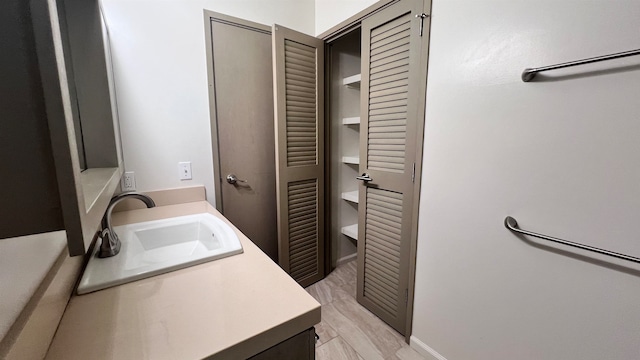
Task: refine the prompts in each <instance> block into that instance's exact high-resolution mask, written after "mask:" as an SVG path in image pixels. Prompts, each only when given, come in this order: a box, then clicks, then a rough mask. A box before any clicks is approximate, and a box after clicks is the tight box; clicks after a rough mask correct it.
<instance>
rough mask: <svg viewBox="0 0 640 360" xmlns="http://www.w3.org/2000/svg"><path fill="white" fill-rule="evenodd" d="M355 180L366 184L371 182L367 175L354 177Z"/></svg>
mask: <svg viewBox="0 0 640 360" xmlns="http://www.w3.org/2000/svg"><path fill="white" fill-rule="evenodd" d="M356 179H358V180H362V181H364V182H365V183H368V182H369V181H372V180H373V179H372V178H371V176H369V174H367V173H362V175H360V176H356Z"/></svg>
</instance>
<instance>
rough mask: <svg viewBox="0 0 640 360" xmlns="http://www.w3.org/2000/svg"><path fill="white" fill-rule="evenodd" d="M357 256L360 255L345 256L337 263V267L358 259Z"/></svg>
mask: <svg viewBox="0 0 640 360" xmlns="http://www.w3.org/2000/svg"><path fill="white" fill-rule="evenodd" d="M356 256H358V253H357V252H356V253H353V254H351V255H347V256H343V257H341V258H340V259H338V261H337V262H336V266H340V265H342V264H344V263H348V262H349V261H351V260H353V259H355V258H356Z"/></svg>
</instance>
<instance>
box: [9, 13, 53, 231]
mask: <svg viewBox="0 0 640 360" xmlns="http://www.w3.org/2000/svg"><path fill="white" fill-rule="evenodd" d="M29 3H30V2H29V1H23V0H3V1H2V2H1V3H0V34H2V36H0V169H2V171H1V172H0V173H1V174H2V181H1V183H0V184H2V186H0V238H7V237H13V236H19V235H25V234H33V233H40V232H45V231H54V230H60V229H62V228H63V223H62V214H61V212H60V211H61V210H60V200H59V198H58V186H57V182H56V176H55V168H54V163H53V156H52V155H51V142H50V141H49V128H48V125H47V115H46V112H45V107H44V98H43V92H42V84H41V82H40V72H39V68H38V59H37V57H36V50H35V40H34V35H33V29H32V25H31V14H30V9H29Z"/></svg>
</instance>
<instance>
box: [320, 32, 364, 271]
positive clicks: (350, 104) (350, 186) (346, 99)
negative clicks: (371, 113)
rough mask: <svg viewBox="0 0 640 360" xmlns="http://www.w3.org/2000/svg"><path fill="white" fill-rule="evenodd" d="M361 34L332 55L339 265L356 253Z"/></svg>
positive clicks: (334, 223)
mask: <svg viewBox="0 0 640 360" xmlns="http://www.w3.org/2000/svg"><path fill="white" fill-rule="evenodd" d="M361 40H362V39H361V38H360V31H359V30H356V31H354V32H353V33H351V34H349V35H346V36H344V37H342V38H340V39H338V40H336V41H335V42H333V43H332V45H331V49H330V52H329V54H330V55H329V56H330V59H331V70H330V71H331V73H330V75H329V77H330V81H329V82H328V83H329V84H330V85H329V86H331V91H330V99H329V101H330V104H331V105H330V107H329V108H330V116H329V117H327V119H330V124H329V126H330V131H329V132H328V133H329V134H330V136H329V144H330V147H329V148H330V149H331V150H330V156H331V160H330V165H329V166H330V174H331V175H330V176H331V180H330V181H331V183H330V189H331V190H330V199H331V200H330V206H331V223H330V228H331V242H332V246H333V248H332V261H334V262H333V264H334V265H335V264H337V263H340V262H343V261H348V259H352V258H353V257H354V256H355V254H356V253H357V239H358V188H359V186H360V184H359V182H358V180H356V176H358V175H359V173H358V171H359V170H360V169H359V164H360V159H359V154H360V147H359V142H360V101H361V97H360V82H361V74H360V72H361V58H360V56H361V54H360V49H361Z"/></svg>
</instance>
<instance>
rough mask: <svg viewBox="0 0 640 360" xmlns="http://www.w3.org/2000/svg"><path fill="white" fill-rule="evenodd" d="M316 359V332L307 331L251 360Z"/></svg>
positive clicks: (312, 330)
mask: <svg viewBox="0 0 640 360" xmlns="http://www.w3.org/2000/svg"><path fill="white" fill-rule="evenodd" d="M315 358H316V331H315V328H311V329H307V330H305V331H303V332H301V333H299V334H297V335H294V336H292V337H290V338H289V339H287V340H285V341H283V342H281V343H279V344H277V345H274V346H272V347H270V348H269V349H267V350H265V351H263V352H261V353H259V354H256V355H254V356H252V357H250V358H249V360H273V359H278V360H312V359H315Z"/></svg>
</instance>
